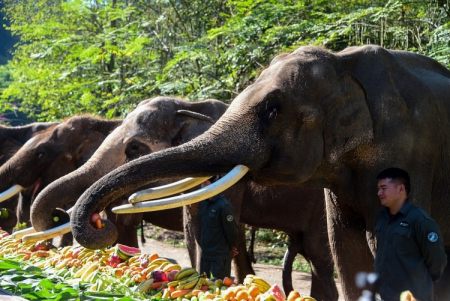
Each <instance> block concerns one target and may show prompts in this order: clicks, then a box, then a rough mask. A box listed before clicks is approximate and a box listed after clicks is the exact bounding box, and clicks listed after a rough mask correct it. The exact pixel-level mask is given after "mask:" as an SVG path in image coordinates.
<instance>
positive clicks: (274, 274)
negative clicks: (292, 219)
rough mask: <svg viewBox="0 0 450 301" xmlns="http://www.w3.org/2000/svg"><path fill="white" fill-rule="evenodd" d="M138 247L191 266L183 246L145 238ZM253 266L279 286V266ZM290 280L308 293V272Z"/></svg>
mask: <svg viewBox="0 0 450 301" xmlns="http://www.w3.org/2000/svg"><path fill="white" fill-rule="evenodd" d="M140 247H141V249H142V250H144V252H145V253H153V252H156V253H158V254H159V255H160V256H164V257H169V258H173V259H175V260H176V261H177V262H178V263H179V264H180V265H181V266H191V263H190V261H189V256H188V253H187V250H186V249H185V248H179V247H174V246H172V245H170V244H167V243H164V242H163V241H157V240H154V239H148V238H147V239H146V242H145V244H144V245H141V246H140ZM253 267H254V269H255V272H256V274H257V275H258V276H261V277H263V278H264V279H266V280H267V281H268V282H269V283H272V284H273V283H277V284H279V285H280V286H281V273H282V271H281V267H278V266H273V265H267V264H258V263H256V264H255V265H254V266H253ZM292 281H293V286H294V288H295V289H297V290H298V291H299V292H300V293H301V294H305V295H309V292H310V289H311V286H310V284H311V276H310V275H309V274H307V273H302V272H295V271H294V272H293V274H292ZM336 284H337V287H338V290H339V295H340V297H339V301H344V298H343V297H342V296H341V295H342V293H341V287H340V284H339V282H338V281H336Z"/></svg>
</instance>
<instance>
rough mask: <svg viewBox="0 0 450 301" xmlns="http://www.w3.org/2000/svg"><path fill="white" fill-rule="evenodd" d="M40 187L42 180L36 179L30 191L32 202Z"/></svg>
mask: <svg viewBox="0 0 450 301" xmlns="http://www.w3.org/2000/svg"><path fill="white" fill-rule="evenodd" d="M41 187H42V180H41V178H38V179H37V180H36V181H35V182H34V183H33V186H32V190H31V200H34V199H35V198H36V195H37V194H38V192H39V191H40V188H41Z"/></svg>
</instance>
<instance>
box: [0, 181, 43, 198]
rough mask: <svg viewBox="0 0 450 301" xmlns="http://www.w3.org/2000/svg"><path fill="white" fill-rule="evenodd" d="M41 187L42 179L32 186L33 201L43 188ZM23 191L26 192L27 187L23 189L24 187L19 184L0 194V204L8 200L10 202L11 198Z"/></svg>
mask: <svg viewBox="0 0 450 301" xmlns="http://www.w3.org/2000/svg"><path fill="white" fill-rule="evenodd" d="M41 186H42V180H41V179H40V178H39V179H37V180H36V181H35V182H34V183H33V185H32V186H31V199H32V200H34V198H35V196H36V195H37V193H38V192H39V189H40V188H41ZM23 190H25V187H23V186H22V185H19V184H15V185H13V186H11V187H9V188H8V189H6V190H5V191H3V192H1V193H0V203H1V202H4V201H6V200H9V199H10V198H12V197H13V196H15V195H17V194H19V193H20V192H21V191H23Z"/></svg>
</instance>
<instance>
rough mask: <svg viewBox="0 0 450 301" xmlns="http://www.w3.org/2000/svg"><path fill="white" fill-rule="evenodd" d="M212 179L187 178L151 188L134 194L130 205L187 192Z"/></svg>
mask: <svg viewBox="0 0 450 301" xmlns="http://www.w3.org/2000/svg"><path fill="white" fill-rule="evenodd" d="M209 178H211V177H202V178H186V179H183V180H180V181H177V182H173V183H170V184H167V185H162V186H158V187H154V188H149V189H145V190H141V191H138V192H135V193H133V194H132V195H131V196H130V197H129V198H128V202H129V203H130V204H134V203H140V202H143V201H148V200H154V199H158V198H162V197H166V196H169V195H173V194H177V193H179V192H183V191H186V190H188V189H190V188H192V187H195V186H197V185H200V184H201V183H203V182H205V181H206V180H208V179H209Z"/></svg>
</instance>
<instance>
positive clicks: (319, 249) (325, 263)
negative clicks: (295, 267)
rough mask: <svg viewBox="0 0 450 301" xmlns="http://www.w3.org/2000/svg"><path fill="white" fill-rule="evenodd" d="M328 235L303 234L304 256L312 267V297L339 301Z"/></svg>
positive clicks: (319, 299)
mask: <svg viewBox="0 0 450 301" xmlns="http://www.w3.org/2000/svg"><path fill="white" fill-rule="evenodd" d="M327 240H328V237H327V234H326V233H322V235H318V233H317V232H312V231H308V232H306V233H304V234H303V240H302V246H303V248H302V249H303V254H302V255H303V256H304V257H305V258H306V259H307V260H308V261H309V263H310V265H311V274H312V275H311V276H312V277H311V296H312V297H314V298H316V300H318V301H337V300H338V291H337V287H336V282H335V281H334V264H333V259H332V256H331V250H330V247H329V245H328V242H327Z"/></svg>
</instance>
